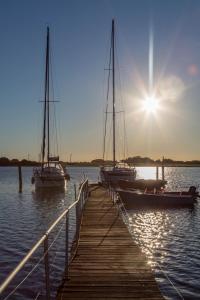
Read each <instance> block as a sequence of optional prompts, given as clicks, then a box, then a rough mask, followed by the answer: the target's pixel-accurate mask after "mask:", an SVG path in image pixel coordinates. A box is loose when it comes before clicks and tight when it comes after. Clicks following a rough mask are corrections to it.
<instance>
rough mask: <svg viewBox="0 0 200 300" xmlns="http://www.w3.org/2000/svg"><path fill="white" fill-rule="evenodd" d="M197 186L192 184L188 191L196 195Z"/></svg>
mask: <svg viewBox="0 0 200 300" xmlns="http://www.w3.org/2000/svg"><path fill="white" fill-rule="evenodd" d="M196 189H197V188H196V186H194V185H192V186H190V187H189V190H188V193H189V194H191V195H196Z"/></svg>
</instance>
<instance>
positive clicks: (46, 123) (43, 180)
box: [32, 27, 69, 189]
mask: <svg viewBox="0 0 200 300" xmlns="http://www.w3.org/2000/svg"><path fill="white" fill-rule="evenodd" d="M49 60H50V57H49V27H47V38H46V66H45V94H44V120H43V137H42V147H41V166H40V167H39V168H34V169H33V177H32V183H35V188H36V189H38V188H64V187H65V185H66V179H67V180H69V175H68V174H67V172H66V171H65V170H64V169H63V167H62V165H61V164H60V162H59V156H57V155H56V156H52V155H51V154H50V102H54V101H50V99H49V98H50V93H49Z"/></svg>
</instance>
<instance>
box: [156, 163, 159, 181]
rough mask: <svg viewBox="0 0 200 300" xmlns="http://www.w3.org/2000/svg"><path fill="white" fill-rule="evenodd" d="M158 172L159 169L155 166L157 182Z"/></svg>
mask: <svg viewBox="0 0 200 300" xmlns="http://www.w3.org/2000/svg"><path fill="white" fill-rule="evenodd" d="M158 171H159V167H158V166H156V180H158V177H159V175H158Z"/></svg>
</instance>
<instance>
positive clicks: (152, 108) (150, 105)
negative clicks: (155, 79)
mask: <svg viewBox="0 0 200 300" xmlns="http://www.w3.org/2000/svg"><path fill="white" fill-rule="evenodd" d="M142 105H143V109H144V110H145V111H146V112H147V113H156V112H157V110H158V108H159V101H158V99H157V98H156V97H155V96H151V97H147V98H146V99H145V100H144V101H143V103H142Z"/></svg>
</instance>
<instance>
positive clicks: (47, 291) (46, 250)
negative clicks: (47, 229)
mask: <svg viewBox="0 0 200 300" xmlns="http://www.w3.org/2000/svg"><path fill="white" fill-rule="evenodd" d="M44 266H45V282H46V299H47V300H50V280H49V253H48V235H47V236H46V238H45V240H44Z"/></svg>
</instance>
